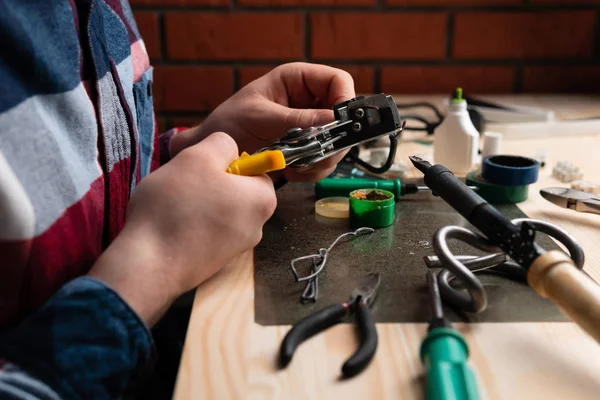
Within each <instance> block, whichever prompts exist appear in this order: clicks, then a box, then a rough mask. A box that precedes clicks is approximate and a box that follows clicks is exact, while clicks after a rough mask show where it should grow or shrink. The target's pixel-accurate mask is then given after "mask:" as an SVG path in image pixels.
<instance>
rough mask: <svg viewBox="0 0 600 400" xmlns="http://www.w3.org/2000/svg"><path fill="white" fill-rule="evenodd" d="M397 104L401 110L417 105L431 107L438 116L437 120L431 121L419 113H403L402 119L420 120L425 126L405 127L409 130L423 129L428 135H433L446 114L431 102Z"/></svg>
mask: <svg viewBox="0 0 600 400" xmlns="http://www.w3.org/2000/svg"><path fill="white" fill-rule="evenodd" d="M397 106H398V109H399V110H401V109H406V108H417V107H425V108H429V109H430V110H432V111H433V113H434V114H435V115H436V116H437V118H438V120H437V121H434V122H429V121H428V120H426V119H425V118H423V117H421V116H419V115H416V114H407V115H403V116H402V119H404V120H414V121H419V122H421V123H423V124H425V126H424V127H405V128H404V129H406V130H407V131H423V132H427V134H428V135H433V133H434V131H435V129H436V128H437V127H438V126H440V124H441V123H442V121H444V115H443V114H442V113H441V112H440V111H439V110H438V109H437V107H436V106H434V105H433V104H431V103H426V102H418V103H408V104H397Z"/></svg>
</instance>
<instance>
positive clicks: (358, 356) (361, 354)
mask: <svg viewBox="0 0 600 400" xmlns="http://www.w3.org/2000/svg"><path fill="white" fill-rule="evenodd" d="M356 322H357V325H358V330H359V332H360V347H359V348H358V350H356V352H355V353H354V354H352V357H350V358H349V359H348V361H346V362H345V363H344V365H343V366H342V374H343V375H344V377H346V378H350V377H352V376H354V375H356V374H358V373H359V372H360V371H362V370H363V369H364V368H365V367H366V366H367V365H369V362H371V360H372V359H373V356H374V355H375V350H377V329H375V319H374V318H373V314H371V310H369V307H367V306H366V305H365V304H363V303H362V302H361V303H359V304H358V306H357V307H356Z"/></svg>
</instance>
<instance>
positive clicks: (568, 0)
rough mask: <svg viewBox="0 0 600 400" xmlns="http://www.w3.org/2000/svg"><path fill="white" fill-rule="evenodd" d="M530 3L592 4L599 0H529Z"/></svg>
mask: <svg viewBox="0 0 600 400" xmlns="http://www.w3.org/2000/svg"><path fill="white" fill-rule="evenodd" d="M531 2H532V3H563V4H593V3H600V0H531Z"/></svg>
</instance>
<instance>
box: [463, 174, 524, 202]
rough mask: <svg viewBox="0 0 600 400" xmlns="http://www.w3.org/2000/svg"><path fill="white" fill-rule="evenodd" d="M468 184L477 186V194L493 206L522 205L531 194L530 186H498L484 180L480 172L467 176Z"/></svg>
mask: <svg viewBox="0 0 600 400" xmlns="http://www.w3.org/2000/svg"><path fill="white" fill-rule="evenodd" d="M466 184H467V185H469V186H477V187H478V188H479V190H477V194H478V195H480V196H481V197H483V198H484V199H485V200H487V201H488V202H490V203H492V204H516V203H520V202H522V201H525V200H527V196H528V193H529V185H520V186H508V185H496V184H495V183H490V182H488V181H486V180H485V179H483V177H482V176H481V171H479V170H477V171H472V172H469V173H468V174H467V178H466Z"/></svg>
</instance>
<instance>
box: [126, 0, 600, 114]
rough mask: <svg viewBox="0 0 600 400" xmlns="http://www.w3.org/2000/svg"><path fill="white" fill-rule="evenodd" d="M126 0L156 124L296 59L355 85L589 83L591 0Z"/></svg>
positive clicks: (597, 75)
mask: <svg viewBox="0 0 600 400" xmlns="http://www.w3.org/2000/svg"><path fill="white" fill-rule="evenodd" d="M130 1H131V4H132V6H133V8H134V10H135V15H136V19H137V22H138V25H139V28H140V30H141V32H142V35H143V37H144V39H145V41H146V46H147V48H148V51H149V53H150V56H151V58H152V61H153V64H154V66H155V68H156V70H155V83H156V84H155V88H154V93H155V101H156V109H157V115H158V116H159V122H160V123H161V125H163V126H177V125H189V124H192V123H195V122H197V121H199V120H201V119H202V117H203V116H205V115H206V114H208V113H209V112H210V111H211V110H212V109H213V108H214V107H216V106H217V105H218V104H219V103H220V102H222V101H223V100H225V99H226V98H227V97H228V96H230V95H231V94H232V93H234V92H235V91H236V90H238V89H239V88H240V87H242V86H243V85H245V84H246V83H248V82H250V81H252V80H253V79H254V78H256V77H258V76H260V75H262V74H264V73H265V72H267V71H269V70H270V69H271V68H273V67H274V66H276V65H278V64H281V63H285V62H289V61H298V60H303V61H311V62H319V63H323V64H329V65H334V66H338V67H341V68H343V69H345V70H347V71H348V72H350V73H351V74H352V76H353V77H354V80H355V83H356V89H357V91H358V92H362V93H370V92H386V93H448V92H450V91H451V90H452V89H453V88H454V87H455V86H456V85H459V84H460V85H461V86H463V87H464V88H465V90H467V91H468V92H469V93H507V92H516V93H521V92H574V93H600V0H587V1H586V0H130Z"/></svg>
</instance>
